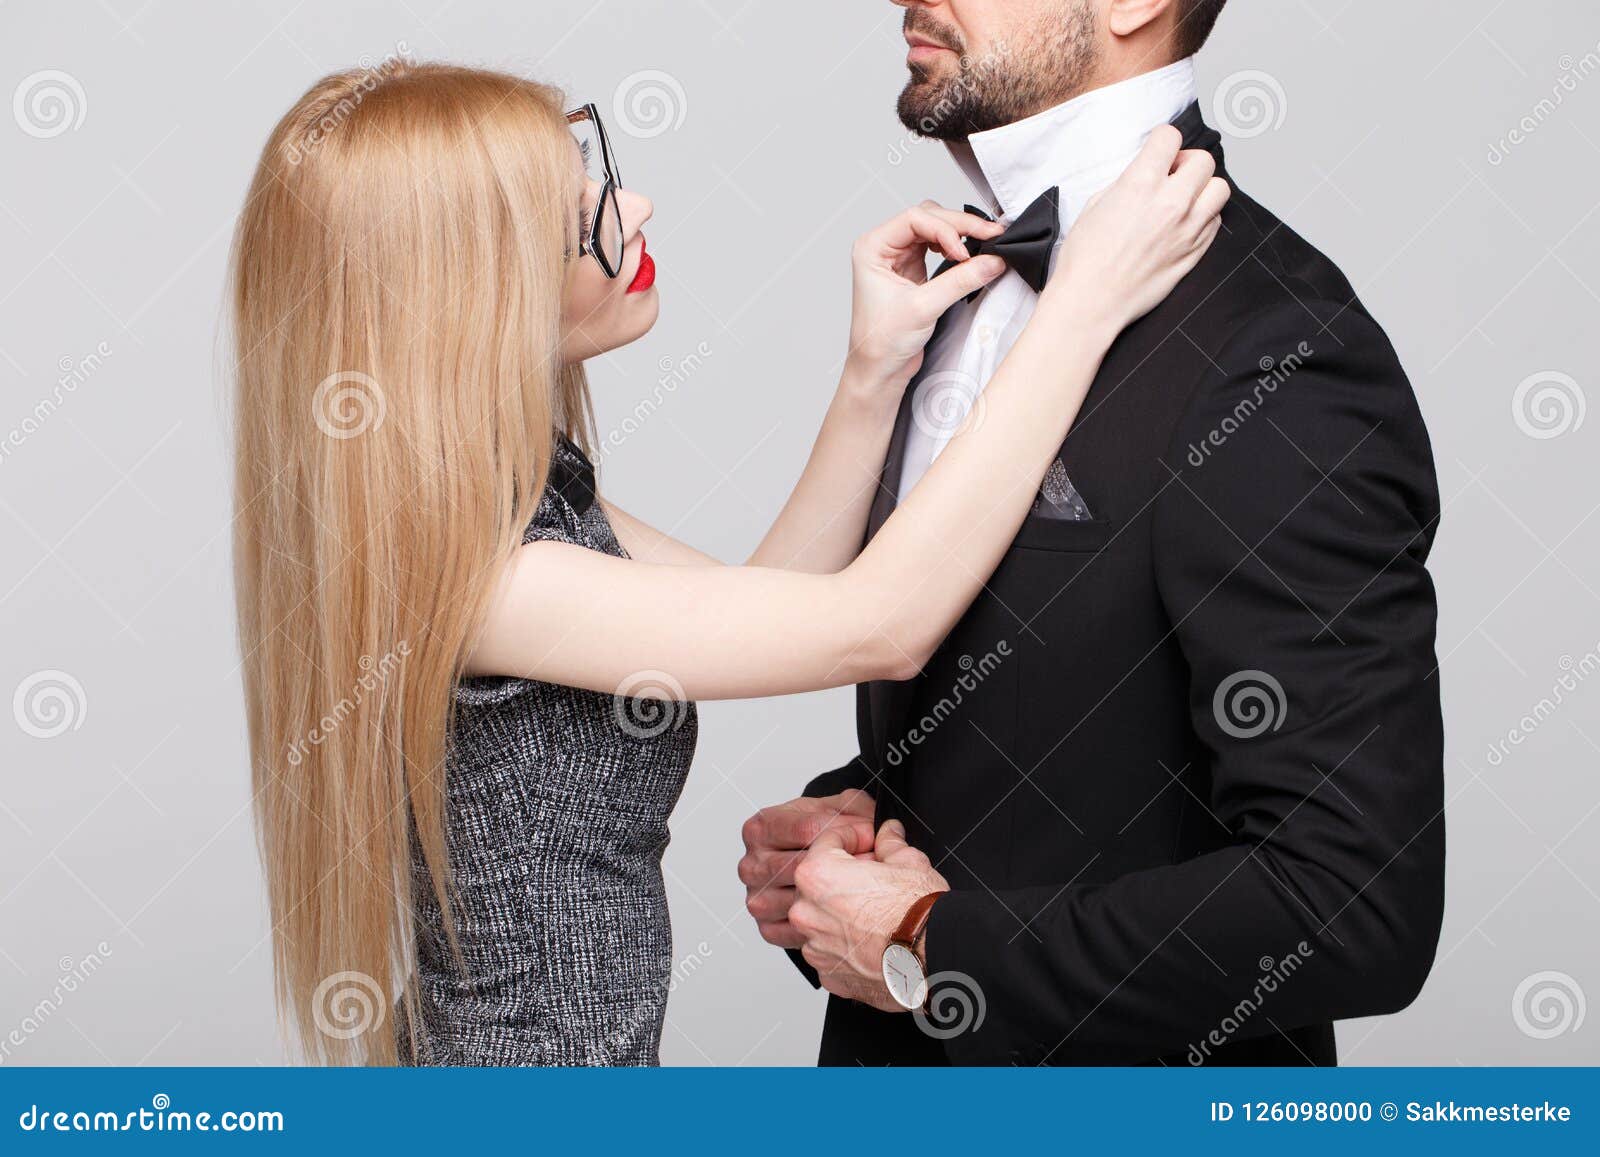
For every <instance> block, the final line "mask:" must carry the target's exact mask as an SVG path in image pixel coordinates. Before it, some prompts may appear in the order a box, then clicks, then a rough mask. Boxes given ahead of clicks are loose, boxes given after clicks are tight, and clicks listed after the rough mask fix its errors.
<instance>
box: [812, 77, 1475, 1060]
mask: <svg viewBox="0 0 1600 1157" xmlns="http://www.w3.org/2000/svg"><path fill="white" fill-rule="evenodd" d="M1177 123H1178V126H1179V128H1181V129H1182V130H1183V132H1184V136H1185V141H1186V144H1187V146H1188V147H1191V148H1205V149H1208V150H1210V151H1211V152H1212V153H1213V154H1215V155H1216V157H1217V159H1218V162H1219V166H1220V163H1221V161H1222V149H1221V146H1220V138H1219V137H1218V135H1217V134H1216V133H1215V132H1213V131H1212V130H1210V129H1209V128H1207V127H1206V126H1205V125H1204V123H1203V122H1202V121H1201V118H1200V114H1199V111H1198V108H1197V107H1191V108H1190V109H1189V110H1188V111H1187V112H1186V113H1185V114H1184V115H1183V116H1182V117H1180V118H1179V120H1178V122H1177ZM1222 221H1223V230H1222V233H1221V234H1220V236H1219V237H1218V239H1217V241H1216V243H1215V244H1214V245H1213V246H1212V248H1211V250H1210V252H1209V253H1208V254H1207V255H1206V257H1205V259H1204V260H1203V261H1202V263H1201V264H1200V266H1199V267H1198V268H1197V269H1196V270H1195V271H1194V272H1193V273H1192V274H1190V276H1189V277H1188V278H1187V279H1185V281H1184V282H1183V283H1182V284H1181V285H1180V286H1179V287H1178V288H1177V289H1176V291H1174V292H1173V294H1172V295H1171V296H1170V297H1169V298H1168V299H1167V301H1166V302H1165V303H1164V304H1162V305H1161V306H1160V307H1159V308H1157V309H1156V310H1155V312H1153V313H1151V314H1150V315H1149V316H1147V317H1145V318H1144V319H1142V320H1141V321H1139V322H1137V323H1136V324H1135V325H1133V326H1132V327H1131V328H1129V329H1128V330H1127V331H1126V332H1125V333H1124V334H1123V335H1122V336H1121V338H1120V339H1119V340H1118V341H1117V343H1116V344H1115V345H1114V346H1113V347H1112V349H1111V351H1110V353H1109V355H1108V356H1107V357H1106V359H1105V362H1104V365H1103V367H1102V369H1101V371H1100V373H1099V375H1098V377H1097V378H1096V379H1095V382H1094V385H1093V387H1092V389H1091V390H1090V392H1089V395H1088V398H1087V400H1086V401H1085V403H1084V406H1083V410H1082V412H1081V414H1080V416H1079V418H1078V420H1077V422H1076V424H1075V425H1074V427H1073V429H1072V431H1071V434H1070V435H1069V437H1068V438H1067V440H1066V442H1065V444H1064V445H1063V447H1062V449H1061V461H1062V464H1063V465H1064V467H1065V469H1066V472H1067V475H1068V476H1069V477H1070V478H1071V480H1072V482H1073V483H1074V484H1075V485H1076V486H1077V489H1078V491H1079V492H1080V493H1081V494H1082V496H1083V498H1084V500H1085V501H1086V502H1087V504H1088V507H1089V510H1090V512H1091V514H1092V515H1093V520H1092V521H1088V522H1074V521H1061V520H1054V519H1049V518H1043V517H1038V516H1034V517H1031V518H1030V519H1029V520H1028V522H1027V523H1025V524H1024V525H1023V527H1022V530H1021V532H1020V533H1019V534H1018V535H1017V538H1016V541H1015V543H1014V544H1013V545H1012V548H1011V549H1010V551H1009V552H1008V553H1007V555H1006V556H1005V558H1004V560H1003V561H1002V562H1001V564H1000V567H999V569H998V570H997V571H996V572H995V575H994V577H993V579H992V581H991V582H990V583H989V584H988V586H987V588H986V589H985V591H984V592H983V593H982V594H981V595H980V596H979V598H978V599H977V601H976V602H975V603H974V604H973V606H972V608H971V610H970V611H968V613H967V614H966V616H965V618H964V619H962V621H961V622H960V624H959V625H958V626H957V627H956V628H955V630H954V631H953V632H952V633H951V635H950V637H949V638H948V639H947V640H946V641H945V643H944V645H943V647H942V648H941V649H940V650H939V651H938V652H937V653H936V655H935V656H934V658H933V659H932V661H931V662H930V663H929V664H928V665H927V667H926V668H925V669H924V671H923V673H922V674H921V675H920V676H919V677H918V678H916V679H914V680H911V681H909V682H905V683H892V684H891V683H874V684H871V685H867V686H863V687H861V688H859V690H858V695H857V703H858V711H857V713H858V731H859V739H860V745H861V753H860V755H859V756H858V757H857V758H856V759H854V760H852V761H851V763H850V764H848V765H847V766H845V767H843V768H840V769H838V770H837V771H833V772H830V773H828V774H826V775H823V776H821V777H819V778H818V779H817V780H815V781H814V782H813V783H812V784H811V785H810V787H809V788H808V794H812V795H827V794H832V793H834V792H837V791H840V790H842V789H844V788H846V787H861V788H866V789H868V790H869V791H871V792H872V794H873V795H874V796H875V798H876V799H877V803H878V820H879V822H880V823H881V822H882V821H885V820H888V819H891V818H894V819H899V820H901V821H902V822H903V823H904V824H905V827H906V830H907V832H908V833H909V836H910V840H911V842H912V844H913V845H915V846H916V847H919V848H921V849H922V850H923V851H925V852H926V853H927V854H928V855H929V856H930V857H931V858H932V860H933V863H934V865H935V866H936V867H937V868H938V869H939V871H940V872H942V873H943V874H944V875H945V877H946V878H947V879H948V880H949V881H950V885H951V887H952V889H953V891H951V892H950V893H949V894H948V895H946V896H945V897H943V898H942V899H941V900H940V901H939V902H938V903H937V904H936V905H935V907H934V909H933V915H932V919H931V922H930V924H929V928H928V940H927V944H928V958H929V968H930V972H932V973H935V974H950V975H951V976H952V977H955V980H954V981H953V982H954V983H959V984H961V985H962V986H964V987H966V988H967V989H969V990H972V991H975V992H976V993H980V994H981V997H980V998H978V1005H979V1006H981V1008H982V1010H983V1016H982V1022H981V1024H979V1025H977V1026H975V1027H970V1028H968V1029H967V1030H966V1031H962V1032H960V1033H958V1034H957V1035H954V1036H950V1037H949V1038H948V1039H938V1038H936V1037H935V1036H933V1035H930V1034H929V1033H927V1032H924V1031H923V1030H922V1029H920V1028H919V1027H918V1024H917V1023H916V1021H915V1020H914V1019H913V1018H912V1017H910V1016H895V1015H889V1014H884V1013H879V1012H876V1011H874V1010H872V1009H870V1008H868V1007H866V1006H864V1005H860V1004H855V1003H851V1002H847V1001H842V1000H839V999H837V998H835V999H833V1000H832V1001H831V1002H830V1004H829V1008H828V1014H827V1020H826V1025H825V1028H824V1033H823V1040H822V1056H821V1059H822V1062H823V1063H824V1064H855V1063H864V1064H944V1063H956V1064H1040V1063H1048V1064H1137V1063H1155V1062H1164V1063H1172V1064H1184V1063H1189V1064H1201V1063H1224V1064H1290V1065H1295V1064H1331V1063H1334V1062H1335V1052H1334V1040H1333V1027H1332V1023H1331V1022H1332V1021H1334V1020H1338V1019H1341V1018H1347V1017H1361V1016H1370V1015H1374V1014H1378V1013H1386V1012H1392V1011H1395V1010H1398V1009H1400V1008H1402V1007H1404V1006H1405V1005H1406V1004H1408V1003H1410V1001H1411V1000H1412V999H1413V998H1414V997H1415V996H1416V994H1417V992H1418V990H1419V988H1420V986H1421V984H1422V982H1423V979H1424V978H1425V977H1426V975H1427V973H1428V970H1429V968H1430V966H1431V964H1432V961H1433V955H1434V950H1435V947H1436V944H1437V940H1438V933H1439V924H1440V919H1441V915H1442V909H1443V898H1444V897H1443V892H1444V882H1443V861H1444V824H1443V817H1442V811H1443V736H1442V732H1441V724H1440V709H1439V684H1438V677H1437V669H1436V667H1437V665H1436V662H1435V658H1434V629H1435V617H1436V609H1435V599H1434V591H1433V586H1432V583H1431V581H1430V579H1429V576H1428V572H1427V571H1426V569H1425V568H1424V563H1425V561H1426V559H1427V556H1428V552H1429V549H1430V547H1431V545H1432V541H1433V536H1434V530H1435V526H1436V523H1437V520H1438V517H1439V499H1438V491H1437V484H1436V481H1435V478H1434V469H1433V459H1432V452H1431V449H1430V447H1429V442H1428V435H1427V431H1426V429H1425V428H1424V426H1423V422H1422V417H1421V415H1420V413H1419V411H1418V408H1417V403H1416V399H1415V397H1414V395H1413V393H1412V390H1411V387H1410V385H1409V383H1408V382H1407V380H1406V376H1405V373H1404V372H1403V371H1402V370H1401V368H1400V365H1399V362H1398V360H1397V359H1396V357H1395V353H1394V350H1393V349H1392V348H1391V346H1390V344H1389V342H1388V340H1387V339H1386V337H1385V336H1384V333H1383V330H1382V329H1381V328H1380V327H1379V326H1378V324H1377V323H1376V322H1375V321H1374V320H1373V319H1372V317H1371V316H1370V315H1369V314H1368V313H1367V311H1366V310H1365V309H1364V308H1363V307H1362V305H1361V303H1360V302H1359V301H1358V300H1357V299H1356V295H1355V293H1354V291H1353V290H1352V288H1351V286H1350V283H1349V282H1348V281H1347V280H1346V279H1345V278H1344V276H1343V275H1342V274H1341V273H1340V272H1339V270H1338V269H1337V268H1335V267H1334V265H1333V264H1332V262H1330V261H1329V260H1328V259H1327V258H1326V257H1324V256H1323V255H1322V254H1321V253H1319V252H1317V251H1316V250H1315V249H1313V248H1312V247H1311V246H1310V245H1309V244H1308V243H1307V242H1306V241H1304V240H1303V239H1302V238H1300V237H1299V236H1297V235H1296V234H1295V233H1293V232H1292V231H1291V230H1290V229H1288V228H1287V227H1286V226H1285V225H1284V224H1283V223H1282V222H1281V221H1279V220H1278V219H1277V218H1276V217H1274V216H1273V215H1272V214H1271V213H1269V212H1268V211H1267V210H1265V209H1263V208H1262V207H1261V206H1260V205H1258V204H1257V203H1256V202H1254V201H1252V200H1251V199H1250V198H1249V197H1248V196H1246V195H1244V194H1243V193H1242V192H1240V191H1238V190H1237V189H1235V192H1234V196H1233V199H1232V201H1231V203H1230V204H1229V205H1228V207H1227V209H1226V210H1225V211H1224V213H1223V218H1222ZM909 398H910V394H909V391H908V394H907V405H906V407H904V408H903V410H902V414H901V421H900V424H899V429H897V431H896V435H895V437H894V439H893V442H892V444H891V450H890V454H889V461H888V464H887V468H886V470H885V473H884V478H883V483H882V486H881V488H880V489H881V492H880V494H879V496H878V502H877V506H876V508H875V510H874V513H873V519H872V530H874V531H875V530H876V529H877V528H878V527H879V526H881V525H882V523H883V520H884V519H885V518H887V517H888V514H889V512H890V510H891V509H892V506H893V500H894V492H895V490H896V489H897V485H898V481H899V458H900V454H901V450H902V448H903V446H904V441H905V426H906V419H907V416H908V413H909ZM813 980H814V977H813ZM938 991H939V989H938V986H937V985H936V987H935V993H936V994H937V993H938Z"/></svg>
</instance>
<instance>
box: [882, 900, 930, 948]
mask: <svg viewBox="0 0 1600 1157" xmlns="http://www.w3.org/2000/svg"><path fill="white" fill-rule="evenodd" d="M943 895H944V893H943V892H929V893H928V894H927V895H926V896H924V897H922V899H920V900H918V901H917V902H916V903H915V904H913V905H911V907H909V908H907V909H906V914H905V918H904V919H903V920H901V921H900V927H898V928H896V929H895V931H894V935H893V936H891V937H889V942H890V943H891V944H904V945H905V946H906V947H907V948H911V949H915V948H916V946H917V940H918V938H919V937H921V935H922V930H923V928H925V927H927V924H928V917H929V916H930V915H931V914H932V912H933V902H934V901H935V900H937V899H938V898H939V897H940V896H943Z"/></svg>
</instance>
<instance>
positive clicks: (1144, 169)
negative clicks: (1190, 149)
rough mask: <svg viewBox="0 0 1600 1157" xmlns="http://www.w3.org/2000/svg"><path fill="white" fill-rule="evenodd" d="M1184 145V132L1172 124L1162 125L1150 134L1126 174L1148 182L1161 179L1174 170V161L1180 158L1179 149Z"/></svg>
mask: <svg viewBox="0 0 1600 1157" xmlns="http://www.w3.org/2000/svg"><path fill="white" fill-rule="evenodd" d="M1182 147H1183V134H1182V133H1180V132H1179V131H1178V130H1177V129H1175V128H1173V127H1172V126H1171V125H1161V126H1160V127H1159V128H1157V129H1156V130H1155V131H1154V132H1152V133H1151V134H1150V136H1149V139H1147V140H1146V141H1145V143H1144V148H1142V149H1140V150H1139V155H1138V156H1137V157H1135V158H1133V163H1132V164H1131V165H1129V166H1128V171H1127V172H1126V173H1125V174H1124V176H1126V177H1127V178H1128V179H1130V180H1134V181H1144V182H1145V183H1147V184H1153V183H1155V182H1157V181H1160V180H1161V179H1162V178H1164V177H1166V176H1167V175H1168V174H1169V173H1171V172H1172V165H1173V162H1174V161H1176V160H1177V159H1178V150H1179V149H1181V148H1182Z"/></svg>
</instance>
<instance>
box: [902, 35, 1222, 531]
mask: <svg viewBox="0 0 1600 1157" xmlns="http://www.w3.org/2000/svg"><path fill="white" fill-rule="evenodd" d="M1194 100H1195V79H1194V61H1193V59H1188V60H1180V61H1178V62H1177V63H1176V64H1171V65H1168V66H1167V67H1166V68H1163V69H1161V70H1159V71H1157V72H1148V73H1145V74H1144V75H1142V76H1136V77H1134V78H1132V79H1131V80H1125V81H1122V82H1121V83H1119V84H1113V85H1109V86H1107V87H1105V88H1098V89H1095V90H1094V91H1093V92H1087V93H1084V94H1083V95H1082V96H1080V97H1076V98H1074V99H1072V100H1069V101H1067V103H1065V104H1060V105H1057V106H1056V107H1054V108H1051V109H1046V110H1045V111H1044V112H1042V113H1038V114H1037V115H1035V116H1031V117H1028V118H1027V119H1026V120H1020V121H1016V122H1014V123H1012V124H1009V125H1002V126H1001V127H1000V128H997V129H990V130H989V131H988V132H982V133H975V134H974V135H973V136H971V137H969V138H968V139H967V140H966V141H964V142H958V143H955V144H952V145H950V154H951V156H953V157H954V158H955V161H956V163H957V164H958V165H960V166H961V169H962V171H963V172H965V173H966V175H967V177H968V178H969V179H970V180H971V181H972V183H973V186H974V187H975V188H976V189H977V191H978V194H979V197H980V198H981V199H982V201H984V202H986V203H987V205H988V207H989V209H990V210H991V211H992V212H993V214H994V216H995V217H996V219H997V220H999V221H1001V222H1002V223H1005V224H1009V223H1010V222H1011V220H1012V218H1014V217H1015V216H1016V215H1018V214H1020V213H1021V212H1022V211H1023V210H1024V209H1026V208H1027V207H1028V206H1029V205H1031V204H1032V203H1033V202H1034V200H1035V199H1036V198H1037V197H1038V196H1039V195H1040V194H1041V193H1043V192H1044V191H1045V190H1046V189H1048V188H1050V186H1052V185H1055V186H1057V187H1058V188H1059V189H1060V190H1061V234H1062V237H1063V238H1064V237H1065V236H1066V233H1067V230H1068V229H1070V228H1071V227H1072V223H1073V222H1074V221H1076V220H1077V219H1078V215H1079V214H1080V213H1082V212H1083V209H1084V206H1085V205H1087V204H1088V202H1089V199H1090V198H1091V197H1093V196H1094V195H1095V194H1096V193H1098V192H1100V190H1102V189H1104V188H1106V187H1107V186H1109V185H1110V184H1112V182H1114V181H1115V180H1116V179H1117V178H1118V177H1119V176H1121V175H1122V172H1123V170H1124V169H1126V168H1127V167H1128V165H1129V164H1130V163H1131V162H1132V161H1133V158H1134V157H1136V156H1137V155H1138V153H1139V150H1140V149H1141V148H1143V147H1144V142H1145V140H1146V138H1148V137H1149V135H1150V134H1151V133H1152V132H1153V131H1154V130H1155V129H1157V128H1158V127H1160V126H1161V125H1164V124H1168V123H1170V122H1171V121H1173V120H1175V119H1176V118H1177V116H1178V114H1179V113H1181V112H1183V110H1184V109H1186V108H1188V107H1189V105H1190V104H1192V103H1193V102H1194ZM1056 252H1057V253H1059V252H1060V242H1057V248H1056ZM1054 265H1055V257H1054V255H1052V257H1051V266H1052V268H1053V267H1054ZM1038 300H1039V295H1038V294H1036V293H1035V292H1034V291H1033V290H1032V289H1031V288H1029V286H1028V283H1027V282H1026V281H1024V280H1023V279H1022V278H1021V277H1019V276H1018V275H1017V274H1016V273H1013V272H1010V271H1008V272H1006V273H1004V274H1002V275H1001V277H1000V278H999V280H997V281H994V282H992V283H991V284H990V285H989V287H988V288H987V289H985V290H984V291H983V293H982V294H980V295H979V296H978V298H977V299H976V300H974V301H971V302H965V301H963V302H959V303H957V304H956V305H955V306H954V307H953V308H952V309H951V311H950V314H949V316H948V320H947V321H946V323H945V325H944V326H943V327H942V328H941V329H940V331H939V333H938V335H937V337H936V338H935V339H934V341H932V342H931V343H929V345H928V350H927V357H926V359H925V360H924V362H923V367H922V370H921V372H920V373H919V374H918V376H917V380H916V382H915V384H914V385H913V386H912V387H911V388H912V389H913V390H915V391H916V392H915V395H914V397H913V399H912V411H911V413H912V424H911V426H910V428H909V429H908V431H907V434H906V449H905V466H904V468H903V470H902V472H901V475H900V498H901V499H902V500H903V499H904V498H905V496H906V495H907V494H910V493H911V489H912V487H914V486H915V485H916V484H917V483H918V482H919V481H921V480H922V476H923V474H925V473H926V472H927V470H928V467H929V466H931V465H932V464H933V460H934V459H935V458H937V457H938V456H939V454H940V452H941V451H942V450H943V449H944V448H945V446H946V445H948V444H949V442H950V438H951V437H952V436H953V435H954V434H955V432H956V429H957V428H958V427H959V426H960V425H961V423H962V422H963V421H964V420H965V419H966V416H967V413H968V411H970V410H971V409H972V405H973V403H974V402H975V401H976V400H977V397H978V395H979V394H980V393H982V392H983V388H984V386H986V385H988V383H989V379H990V378H991V377H992V376H993V375H994V371H995V367H996V366H998V365H999V364H1000V362H1001V359H1003V358H1004V357H1005V356H1006V353H1007V352H1008V351H1009V350H1010V349H1011V346H1012V344H1013V343H1014V342H1015V341H1016V340H1017V335H1018V334H1020V333H1021V332H1022V329H1023V327H1024V326H1025V325H1027V323H1028V319H1029V318H1030V317H1032V316H1033V310H1034V306H1035V305H1036V304H1037V303H1038Z"/></svg>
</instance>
